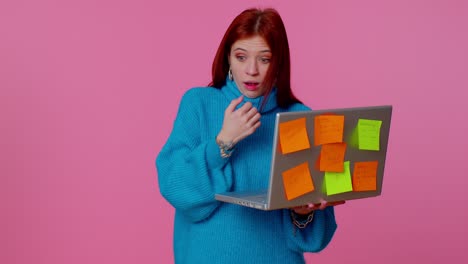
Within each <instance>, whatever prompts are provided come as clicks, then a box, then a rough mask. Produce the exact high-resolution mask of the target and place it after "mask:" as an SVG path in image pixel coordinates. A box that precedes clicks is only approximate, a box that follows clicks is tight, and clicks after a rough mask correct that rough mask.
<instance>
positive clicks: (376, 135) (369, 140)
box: [357, 119, 382, 151]
mask: <svg viewBox="0 0 468 264" xmlns="http://www.w3.org/2000/svg"><path fill="white" fill-rule="evenodd" d="M381 126H382V121H381V120H370V119H359V120H358V124H357V135H358V148H359V149H360V150H375V151H379V150H380V127H381Z"/></svg>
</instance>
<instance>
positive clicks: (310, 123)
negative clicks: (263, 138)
mask: <svg viewBox="0 0 468 264" xmlns="http://www.w3.org/2000/svg"><path fill="white" fill-rule="evenodd" d="M326 114H332V115H343V116H344V128H343V142H345V143H346V144H347V146H346V151H345V158H344V160H345V161H349V169H350V173H351V175H352V173H353V170H354V165H355V163H356V162H366V161H377V162H378V167H377V175H376V190H371V191H348V192H343V193H337V194H332V195H327V193H326V191H325V186H323V184H324V177H325V172H323V171H320V170H319V168H317V166H316V164H317V159H318V158H319V155H320V152H321V146H320V145H318V146H316V145H315V142H314V126H315V125H314V120H315V117H316V116H320V115H326ZM391 116H392V106H390V105H387V106H370V107H359V108H343V109H328V110H315V111H304V112H287V113H278V114H277V115H276V126H275V132H274V137H273V150H272V151H273V153H272V163H271V169H270V183H269V184H270V185H269V188H268V195H267V204H268V210H273V209H281V208H289V207H293V206H299V205H304V204H307V203H320V200H321V199H324V200H326V201H330V202H331V201H340V200H351V199H359V198H366V197H372V196H378V195H380V194H381V192H382V183H383V174H384V168H385V160H386V154H387V145H388V139H389V132H390V121H391ZM300 118H305V126H306V129H307V134H308V139H309V143H310V148H308V149H304V150H300V151H296V152H292V153H287V154H282V151H281V144H280V142H279V140H280V139H279V138H280V135H279V133H280V132H279V126H280V124H281V123H283V122H287V121H292V120H297V119H300ZM359 119H366V120H376V121H381V127H380V139H379V149H378V150H360V149H359V148H358V147H357V146H353V142H352V136H353V135H355V132H356V127H357V123H358V121H359ZM353 133H354V134H353ZM304 163H307V165H308V168H309V171H310V174H311V179H312V183H313V186H314V191H312V192H308V193H305V194H303V195H301V196H299V197H296V198H293V199H291V198H290V199H288V198H287V196H286V192H285V186H284V181H283V173H284V172H286V171H288V170H290V169H292V168H295V167H297V166H299V165H300V164H304Z"/></svg>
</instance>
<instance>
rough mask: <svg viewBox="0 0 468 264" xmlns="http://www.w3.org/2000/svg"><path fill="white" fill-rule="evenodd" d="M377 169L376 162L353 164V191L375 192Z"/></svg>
mask: <svg viewBox="0 0 468 264" xmlns="http://www.w3.org/2000/svg"><path fill="white" fill-rule="evenodd" d="M377 167H378V161H360V162H355V163H354V170H353V190H354V191H375V190H377Z"/></svg>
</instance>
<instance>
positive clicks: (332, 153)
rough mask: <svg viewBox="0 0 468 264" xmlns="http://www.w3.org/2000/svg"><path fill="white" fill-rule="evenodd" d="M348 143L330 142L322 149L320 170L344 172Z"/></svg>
mask: <svg viewBox="0 0 468 264" xmlns="http://www.w3.org/2000/svg"><path fill="white" fill-rule="evenodd" d="M345 152H346V143H329V144H324V145H322V149H321V150H320V156H319V159H320V162H319V164H320V165H319V170H320V171H331V172H343V171H344V157H345Z"/></svg>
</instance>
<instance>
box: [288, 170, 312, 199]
mask: <svg viewBox="0 0 468 264" xmlns="http://www.w3.org/2000/svg"><path fill="white" fill-rule="evenodd" d="M282 175H283V185H284V191H285V193H286V199H288V200H292V199H294V198H297V197H299V196H301V195H304V194H306V193H309V192H312V191H314V189H315V187H314V183H313V181H312V176H311V174H310V170H309V163H308V162H304V163H302V164H300V165H299V166H296V167H294V168H292V169H289V170H287V171H284V172H283V173H282Z"/></svg>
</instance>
